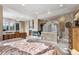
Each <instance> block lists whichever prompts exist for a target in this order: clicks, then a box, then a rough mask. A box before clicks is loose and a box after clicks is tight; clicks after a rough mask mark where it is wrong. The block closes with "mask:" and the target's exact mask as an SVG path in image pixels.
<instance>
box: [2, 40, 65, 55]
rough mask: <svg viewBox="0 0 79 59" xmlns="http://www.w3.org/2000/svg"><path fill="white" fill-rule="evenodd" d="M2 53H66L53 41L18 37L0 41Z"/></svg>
mask: <svg viewBox="0 0 79 59" xmlns="http://www.w3.org/2000/svg"><path fill="white" fill-rule="evenodd" d="M0 55H64V53H63V52H62V51H61V49H59V48H58V47H57V45H56V44H55V43H52V42H48V41H44V40H34V39H28V40H27V39H19V40H18V39H17V40H8V41H7V40H6V41H2V42H0Z"/></svg>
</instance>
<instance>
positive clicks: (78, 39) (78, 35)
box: [69, 27, 79, 51]
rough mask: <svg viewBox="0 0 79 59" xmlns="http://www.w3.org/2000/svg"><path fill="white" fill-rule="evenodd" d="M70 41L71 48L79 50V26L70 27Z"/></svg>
mask: <svg viewBox="0 0 79 59" xmlns="http://www.w3.org/2000/svg"><path fill="white" fill-rule="evenodd" d="M69 43H70V48H71V49H76V50H77V51H79V28H78V27H73V28H69Z"/></svg>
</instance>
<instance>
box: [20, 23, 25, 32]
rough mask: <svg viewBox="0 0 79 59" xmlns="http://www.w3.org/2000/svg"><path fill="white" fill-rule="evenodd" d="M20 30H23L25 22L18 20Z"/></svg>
mask: <svg viewBox="0 0 79 59" xmlns="http://www.w3.org/2000/svg"><path fill="white" fill-rule="evenodd" d="M19 23H20V32H25V22H24V21H20V22H19Z"/></svg>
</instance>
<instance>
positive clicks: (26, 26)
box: [25, 21, 29, 36]
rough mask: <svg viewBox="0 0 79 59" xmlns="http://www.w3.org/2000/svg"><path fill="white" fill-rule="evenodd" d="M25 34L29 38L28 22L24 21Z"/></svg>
mask: <svg viewBox="0 0 79 59" xmlns="http://www.w3.org/2000/svg"><path fill="white" fill-rule="evenodd" d="M25 32H26V33H27V36H29V21H25Z"/></svg>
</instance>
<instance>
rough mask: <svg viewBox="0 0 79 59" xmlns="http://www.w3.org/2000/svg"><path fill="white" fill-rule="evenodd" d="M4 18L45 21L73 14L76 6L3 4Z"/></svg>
mask: <svg viewBox="0 0 79 59" xmlns="http://www.w3.org/2000/svg"><path fill="white" fill-rule="evenodd" d="M3 7H4V8H3V16H4V18H15V19H16V20H18V21H20V20H22V21H25V20H30V19H36V18H40V19H46V18H48V17H55V16H59V15H63V14H67V13H71V12H73V11H74V10H75V9H76V8H78V7H79V5H78V4H63V5H62V4H61V5H59V4H25V5H22V4H4V5H3Z"/></svg>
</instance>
